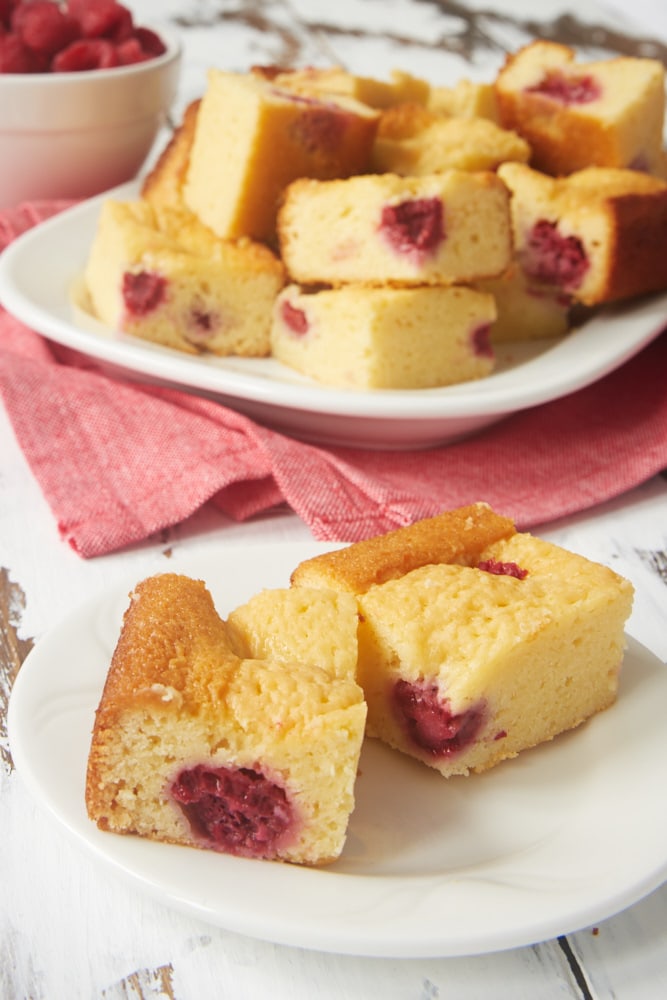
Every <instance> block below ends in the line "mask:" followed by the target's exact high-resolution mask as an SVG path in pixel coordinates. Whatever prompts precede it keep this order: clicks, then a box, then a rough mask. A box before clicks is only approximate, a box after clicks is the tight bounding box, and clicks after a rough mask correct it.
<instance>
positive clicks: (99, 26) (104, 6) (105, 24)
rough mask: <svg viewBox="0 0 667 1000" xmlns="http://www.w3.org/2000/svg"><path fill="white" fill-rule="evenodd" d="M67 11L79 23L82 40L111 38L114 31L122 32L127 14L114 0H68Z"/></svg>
mask: <svg viewBox="0 0 667 1000" xmlns="http://www.w3.org/2000/svg"><path fill="white" fill-rule="evenodd" d="M67 11H68V13H69V14H71V16H72V17H73V18H75V19H76V20H77V21H78V22H79V26H80V28H81V34H82V35H83V37H84V38H103V37H113V33H114V31H117V30H121V31H122V30H123V28H122V27H121V24H122V23H125V24H126V22H127V13H128V11H127V10H126V8H124V7H123V5H122V4H119V3H117V2H116V0H69V3H68V4H67ZM125 37H127V36H125ZM117 40H119V41H122V40H123V39H117Z"/></svg>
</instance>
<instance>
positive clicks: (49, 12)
mask: <svg viewBox="0 0 667 1000" xmlns="http://www.w3.org/2000/svg"><path fill="white" fill-rule="evenodd" d="M12 26H13V28H14V31H16V32H17V34H19V35H20V37H21V38H22V40H23V42H24V44H25V45H27V46H28V48H30V49H32V50H33V51H34V52H39V53H42V54H44V55H48V56H50V55H53V53H54V52H58V51H59V50H60V49H63V48H65V46H66V45H69V44H70V42H73V41H74V39H75V38H78V37H79V25H78V24H77V22H76V21H75V20H74V18H72V17H70V16H69V15H68V14H66V13H64V12H63V11H62V10H61V8H60V7H59V6H58V4H55V3H52V2H51V0H32V2H31V3H23V4H21V5H20V6H18V7H16V9H15V11H14V16H13V18H12Z"/></svg>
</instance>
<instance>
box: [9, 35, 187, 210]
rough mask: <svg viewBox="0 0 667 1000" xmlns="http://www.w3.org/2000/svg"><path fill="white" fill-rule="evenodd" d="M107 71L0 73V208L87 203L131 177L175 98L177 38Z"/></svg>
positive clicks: (164, 38)
mask: <svg viewBox="0 0 667 1000" xmlns="http://www.w3.org/2000/svg"><path fill="white" fill-rule="evenodd" d="M154 30H156V31H157V33H158V34H159V35H160V38H161V39H162V41H163V42H164V44H165V45H166V47H167V48H166V52H164V53H163V54H162V55H160V56H157V57H156V58H154V59H150V60H147V61H146V62H142V63H135V64H133V65H130V66H118V67H115V68H113V69H96V70H86V71H83V72H79V73H26V74H22V73H0V151H1V152H0V208H7V207H11V206H13V205H17V204H19V203H20V202H22V201H28V200H30V201H32V200H37V199H52V198H57V199H60V198H65V199H72V198H87V197H90V196H91V195H95V194H99V193H101V192H102V191H106V190H107V189H109V188H112V187H115V186H116V185H117V184H121V183H124V182H125V181H128V180H131V179H132V178H133V177H135V176H136V174H137V172H138V171H139V169H140V168H141V166H142V164H143V163H144V161H145V160H146V158H147V156H148V154H149V152H150V150H151V147H152V145H153V143H154V141H155V139H156V136H157V134H158V131H159V130H160V128H161V126H162V125H163V124H164V122H165V120H166V116H167V112H168V111H169V108H170V106H171V104H172V102H173V100H174V98H175V96H176V91H177V87H178V79H179V73H180V64H181V44H180V42H179V40H178V39H177V38H176V37H175V36H172V35H170V33H169V32H166V31H164V30H163V29H162V28H159V29H154Z"/></svg>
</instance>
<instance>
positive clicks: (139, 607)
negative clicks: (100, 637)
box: [95, 573, 238, 730]
mask: <svg viewBox="0 0 667 1000" xmlns="http://www.w3.org/2000/svg"><path fill="white" fill-rule="evenodd" d="M130 598H131V600H130V605H129V607H128V608H127V610H126V612H125V615H124V618H123V628H122V630H121V633H120V637H119V639H118V643H117V645H116V648H115V650H114V654H113V658H112V661H111V666H110V668H109V673H108V675H107V679H106V684H105V686H104V691H103V694H102V698H101V701H100V708H99V710H98V713H97V717H96V719H95V730H98V729H100V728H106V727H108V726H110V725H112V724H113V723H114V721H115V720H116V719H117V718H118V716H119V715H120V713H121V712H122V711H123V710H124V709H125V708H126V707H127V706H128V705H129V704H131V703H135V702H136V699H137V697H138V696H140V697H141V696H143V695H144V693H145V694H146V697H150V692H151V691H155V690H157V688H156V685H157V686H158V687H159V688H160V690H162V689H163V688H169V689H172V690H174V691H176V692H178V693H179V694H180V695H181V696H182V699H183V701H182V704H184V705H188V704H190V705H191V706H192V707H194V708H195V709H196V707H197V705H199V704H201V703H202V701H204V700H209V699H210V688H211V685H212V684H213V685H215V686H217V687H218V688H220V689H221V686H222V682H223V681H224V679H225V677H226V674H227V672H228V670H230V669H232V668H234V667H235V665H236V664H237V662H238V658H237V657H236V656H235V655H234V653H233V651H232V647H231V645H230V642H229V639H228V636H227V629H226V626H225V623H224V622H223V620H222V619H221V618H220V616H219V615H218V613H217V611H216V609H215V606H214V604H213V600H212V598H211V595H210V593H209V592H208V590H207V589H206V586H205V584H204V583H203V582H202V581H201V580H192V579H190V578H188V577H185V576H181V575H179V574H176V573H163V574H160V575H157V576H152V577H149V578H148V579H147V580H143V581H142V582H141V583H139V584H138V585H137V586H136V587H135V589H134V590H133V592H132V594H131V595H130ZM175 650H177V651H178V653H177V654H175V653H174V651H175Z"/></svg>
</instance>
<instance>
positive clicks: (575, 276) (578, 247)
mask: <svg viewBox="0 0 667 1000" xmlns="http://www.w3.org/2000/svg"><path fill="white" fill-rule="evenodd" d="M522 263H523V267H524V270H525V272H526V274H528V276H529V277H531V278H535V279H537V280H538V281H545V282H547V283H548V284H553V285H559V286H560V287H561V288H563V289H565V290H566V291H568V290H571V289H575V288H578V287H579V285H580V284H581V282H582V281H583V278H584V275H585V274H586V272H587V271H588V268H589V267H590V262H589V260H588V257H587V255H586V251H585V250H584V246H583V244H582V242H581V240H580V239H579V238H578V237H577V236H562V235H561V233H559V232H558V226H557V224H556V223H555V222H549V221H548V220H547V219H540V220H539V221H538V222H536V223H535V225H534V226H533V228H532V230H531V231H530V234H529V236H528V239H527V241H526V245H525V248H524V251H523V261H522Z"/></svg>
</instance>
